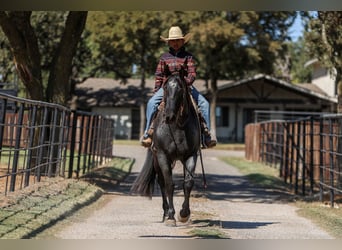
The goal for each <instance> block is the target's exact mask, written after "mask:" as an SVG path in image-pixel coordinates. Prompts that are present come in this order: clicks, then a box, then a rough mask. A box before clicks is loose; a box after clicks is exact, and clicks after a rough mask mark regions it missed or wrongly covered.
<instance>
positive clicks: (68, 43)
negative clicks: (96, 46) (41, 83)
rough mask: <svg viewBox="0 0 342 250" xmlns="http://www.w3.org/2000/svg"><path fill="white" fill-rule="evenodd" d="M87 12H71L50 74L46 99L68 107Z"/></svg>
mask: <svg viewBox="0 0 342 250" xmlns="http://www.w3.org/2000/svg"><path fill="white" fill-rule="evenodd" d="M87 14H88V12H87V11H70V12H69V15H68V17H67V20H66V23H65V30H64V32H63V35H62V38H61V41H60V43H59V47H58V49H57V50H56V53H55V55H54V58H53V61H52V67H51V70H50V74H49V81H48V87H47V90H46V99H47V101H49V102H54V103H59V104H62V105H66V104H67V102H68V101H69V99H70V97H71V88H70V86H71V84H70V76H71V70H72V59H73V58H74V56H75V53H76V49H77V45H78V43H79V40H80V38H81V35H82V32H83V30H84V27H85V23H86V20H87Z"/></svg>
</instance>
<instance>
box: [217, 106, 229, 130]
mask: <svg viewBox="0 0 342 250" xmlns="http://www.w3.org/2000/svg"><path fill="white" fill-rule="evenodd" d="M216 126H218V127H229V107H216Z"/></svg>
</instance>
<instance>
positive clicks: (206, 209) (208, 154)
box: [55, 145, 332, 239]
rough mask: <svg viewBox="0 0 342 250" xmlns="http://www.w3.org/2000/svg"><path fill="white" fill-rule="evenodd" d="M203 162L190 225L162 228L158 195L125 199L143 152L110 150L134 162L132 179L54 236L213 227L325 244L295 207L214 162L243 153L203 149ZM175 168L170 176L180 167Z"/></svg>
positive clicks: (136, 234) (120, 235) (179, 233)
mask: <svg viewBox="0 0 342 250" xmlns="http://www.w3.org/2000/svg"><path fill="white" fill-rule="evenodd" d="M202 153H203V160H204V166H205V171H206V178H207V184H208V188H207V190H203V188H202V187H201V183H202V175H201V166H200V162H199V163H198V165H197V171H196V173H197V177H196V183H197V184H196V186H195V188H194V192H193V196H194V197H192V198H191V200H190V202H191V209H192V214H193V216H192V221H190V222H188V223H184V224H182V223H177V227H168V226H165V225H164V224H163V223H161V217H162V208H161V198H160V197H159V196H158V190H157V191H156V192H155V193H156V194H155V197H153V198H152V200H149V199H147V198H145V197H139V196H132V195H130V194H129V189H130V185H131V184H132V182H133V180H134V179H135V177H136V175H137V174H138V172H139V170H140V168H141V166H142V164H143V162H144V159H145V154H146V150H145V149H144V148H142V147H140V146H126V145H125V146H123V145H116V146H115V155H117V156H124V157H134V158H135V160H136V162H135V164H134V166H133V169H132V174H131V175H130V176H129V177H128V178H127V179H126V180H125V182H123V183H121V184H120V186H119V187H118V188H116V189H115V190H113V191H111V192H108V193H107V194H105V195H104V197H105V198H106V199H108V202H106V203H105V204H104V206H102V207H99V208H98V209H97V210H95V211H93V212H92V213H90V214H89V216H88V217H87V218H84V219H82V220H79V221H77V222H74V223H73V224H71V225H69V226H67V227H65V228H64V229H63V230H61V231H59V232H58V233H57V234H56V235H55V237H56V238H61V239H139V238H140V239H141V238H153V239H172V238H177V239H183V238H191V237H190V236H189V234H188V232H189V231H190V230H193V229H194V228H196V227H197V228H201V225H203V224H205V223H207V224H206V225H208V223H209V225H211V226H216V228H218V229H219V230H220V231H221V232H222V233H223V234H224V235H226V238H232V239H329V238H332V237H331V236H330V235H329V234H327V233H326V232H324V231H323V230H321V229H320V228H318V227H317V226H315V225H314V224H313V223H312V222H310V221H309V220H307V219H304V218H302V217H300V216H298V215H297V214H296V208H295V207H294V206H292V205H290V204H287V203H286V202H285V201H284V200H282V199H279V194H276V193H273V192H268V191H267V190H261V189H257V188H255V187H252V186H251V185H250V184H249V183H248V181H247V180H246V179H245V178H244V177H243V176H242V175H241V174H240V173H239V172H238V171H237V170H236V169H235V168H233V167H232V166H230V165H227V164H226V163H224V162H222V161H220V160H218V157H220V156H228V155H234V156H235V155H236V156H243V155H244V152H239V151H222V150H214V149H210V150H204V151H202ZM178 165H179V164H177V166H176V171H175V172H176V174H177V173H178V172H180V171H181V167H180V166H178ZM180 185H181V184H180V178H179V177H178V176H176V189H177V190H178V191H177V192H176V197H175V207H176V210H177V211H179V209H180V207H181V203H182V195H181V193H180Z"/></svg>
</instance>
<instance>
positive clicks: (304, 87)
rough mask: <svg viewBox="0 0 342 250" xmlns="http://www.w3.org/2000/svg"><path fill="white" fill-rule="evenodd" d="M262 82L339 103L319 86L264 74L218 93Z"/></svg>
mask: <svg viewBox="0 0 342 250" xmlns="http://www.w3.org/2000/svg"><path fill="white" fill-rule="evenodd" d="M260 80H263V81H269V82H272V84H273V85H274V86H278V87H281V88H284V89H287V90H289V91H292V92H295V93H298V94H301V95H306V96H311V97H315V98H319V99H321V100H325V101H328V102H332V103H337V98H336V97H331V96H329V95H327V94H326V93H325V92H324V91H323V90H322V89H320V88H319V87H318V86H316V85H314V84H311V83H303V84H293V83H289V82H286V81H284V80H281V79H278V78H275V77H272V76H269V75H264V74H258V75H255V76H253V77H249V78H245V79H242V80H239V81H235V82H229V83H226V84H223V85H220V86H218V91H223V90H228V89H230V88H235V87H238V86H241V85H244V84H248V83H251V82H257V81H260Z"/></svg>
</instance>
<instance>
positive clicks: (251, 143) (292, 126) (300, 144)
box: [245, 115, 342, 206]
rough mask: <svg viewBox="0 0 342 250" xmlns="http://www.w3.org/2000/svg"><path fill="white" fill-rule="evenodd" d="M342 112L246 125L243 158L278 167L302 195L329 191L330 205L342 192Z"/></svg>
mask: <svg viewBox="0 0 342 250" xmlns="http://www.w3.org/2000/svg"><path fill="white" fill-rule="evenodd" d="M341 124H342V115H312V116H307V117H305V118H301V119H300V118H298V119H296V120H277V121H264V122H260V123H254V124H248V125H247V126H246V137H245V140H246V141H245V143H246V158H247V159H249V160H254V161H260V162H263V163H265V164H267V165H270V166H272V167H275V168H277V169H279V176H280V177H282V178H283V180H284V182H286V183H289V184H291V185H292V187H293V189H294V192H295V193H296V194H301V195H315V194H319V197H320V200H321V201H323V200H324V199H325V197H326V196H327V195H328V196H329V198H330V203H331V206H333V205H334V201H335V200H336V194H340V193H342V127H341Z"/></svg>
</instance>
